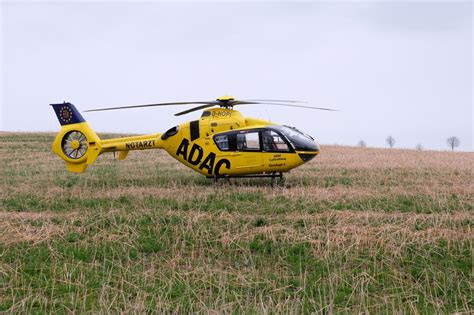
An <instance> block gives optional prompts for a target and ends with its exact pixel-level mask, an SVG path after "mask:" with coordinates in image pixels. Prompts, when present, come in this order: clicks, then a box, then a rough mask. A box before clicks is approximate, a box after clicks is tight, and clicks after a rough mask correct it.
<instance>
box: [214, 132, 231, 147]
mask: <svg viewBox="0 0 474 315" xmlns="http://www.w3.org/2000/svg"><path fill="white" fill-rule="evenodd" d="M214 141H215V142H216V145H217V147H218V148H219V150H222V151H229V137H228V136H227V135H216V136H215V137H214Z"/></svg>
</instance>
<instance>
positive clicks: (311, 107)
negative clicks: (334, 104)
mask: <svg viewBox="0 0 474 315" xmlns="http://www.w3.org/2000/svg"><path fill="white" fill-rule="evenodd" d="M250 104H262V105H274V106H286V107H300V108H309V109H318V110H327V111H332V112H338V111H339V110H337V109H332V108H325V107H313V106H306V105H296V104H281V103H270V102H236V103H234V104H233V105H250Z"/></svg>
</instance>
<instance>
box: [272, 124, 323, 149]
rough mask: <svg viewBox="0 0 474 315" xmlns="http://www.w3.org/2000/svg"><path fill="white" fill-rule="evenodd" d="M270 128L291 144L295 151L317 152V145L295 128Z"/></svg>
mask: <svg viewBox="0 0 474 315" xmlns="http://www.w3.org/2000/svg"><path fill="white" fill-rule="evenodd" d="M272 128H275V129H277V130H278V131H279V132H281V133H282V134H283V135H284V136H285V137H286V138H287V139H288V140H289V141H290V142H291V143H292V144H293V146H294V147H295V149H296V150H299V151H319V145H318V144H317V143H316V142H315V141H314V139H313V138H312V137H311V136H309V135H307V134H305V133H303V132H301V131H299V130H298V129H296V128H295V127H290V126H272Z"/></svg>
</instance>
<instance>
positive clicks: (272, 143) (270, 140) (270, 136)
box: [262, 130, 290, 152]
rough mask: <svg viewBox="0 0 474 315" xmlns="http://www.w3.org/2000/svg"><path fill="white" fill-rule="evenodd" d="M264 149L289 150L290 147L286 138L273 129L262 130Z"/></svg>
mask: <svg viewBox="0 0 474 315" xmlns="http://www.w3.org/2000/svg"><path fill="white" fill-rule="evenodd" d="M262 145H263V151H267V152H280V151H283V152H288V151H290V148H289V146H288V144H287V143H286V142H285V140H283V139H282V137H281V136H280V135H279V134H278V133H276V132H275V131H273V130H264V131H262Z"/></svg>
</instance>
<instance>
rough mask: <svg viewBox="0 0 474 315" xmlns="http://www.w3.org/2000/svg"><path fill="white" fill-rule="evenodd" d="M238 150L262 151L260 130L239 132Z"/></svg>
mask: <svg viewBox="0 0 474 315" xmlns="http://www.w3.org/2000/svg"><path fill="white" fill-rule="evenodd" d="M237 150H238V151H260V137H259V132H258V131H251V132H243V133H238V134H237Z"/></svg>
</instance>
